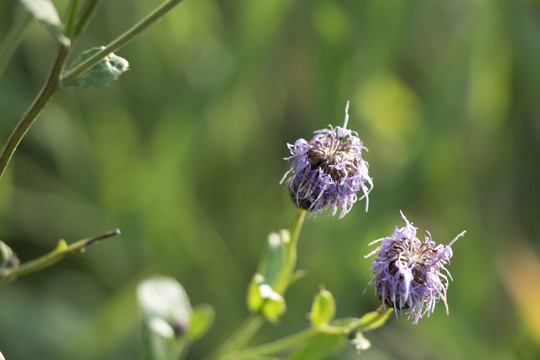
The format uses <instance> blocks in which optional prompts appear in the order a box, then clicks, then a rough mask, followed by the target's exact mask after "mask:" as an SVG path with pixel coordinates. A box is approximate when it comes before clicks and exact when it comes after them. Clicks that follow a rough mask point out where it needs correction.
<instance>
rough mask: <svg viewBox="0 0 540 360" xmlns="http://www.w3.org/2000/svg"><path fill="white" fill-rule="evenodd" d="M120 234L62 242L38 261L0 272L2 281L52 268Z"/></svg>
mask: <svg viewBox="0 0 540 360" xmlns="http://www.w3.org/2000/svg"><path fill="white" fill-rule="evenodd" d="M118 234H120V230H118V229H115V230H113V231H110V232H108V233H106V234H103V235H100V236H96V237H92V238H87V239H83V240H79V241H77V242H74V243H73V244H70V245H67V244H66V242H65V241H64V240H60V241H59V242H58V245H57V246H56V248H55V249H54V250H53V251H51V252H49V253H47V254H45V255H43V256H41V257H39V258H37V259H34V260H31V261H29V262H26V263H24V264H22V265H20V266H17V267H13V268H10V267H8V268H6V269H3V270H0V281H1V280H12V279H15V278H18V277H20V276H23V275H27V274H30V273H33V272H36V271H39V270H41V269H43V268H46V267H48V266H51V265H53V264H55V263H57V262H58V261H60V260H62V259H63V258H65V257H67V256H68V255H71V254H76V253H82V252H84V251H85V250H86V249H87V248H88V247H89V246H90V245H92V244H95V243H96V242H98V241H100V240H103V239H106V238H108V237H111V236H115V235H118Z"/></svg>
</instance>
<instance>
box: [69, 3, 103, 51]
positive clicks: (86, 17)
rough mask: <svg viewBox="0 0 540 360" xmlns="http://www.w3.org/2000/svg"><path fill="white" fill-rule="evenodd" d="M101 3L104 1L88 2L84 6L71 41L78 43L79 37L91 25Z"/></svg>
mask: <svg viewBox="0 0 540 360" xmlns="http://www.w3.org/2000/svg"><path fill="white" fill-rule="evenodd" d="M101 2H102V0H88V1H86V4H84V7H83V8H82V10H81V14H80V16H79V19H78V21H77V23H76V24H75V26H74V28H73V32H72V34H71V40H72V41H73V42H75V41H77V39H78V38H79V36H80V35H81V34H82V33H83V32H84V31H85V30H86V27H87V26H88V24H89V23H90V20H91V19H92V18H93V17H94V15H95V13H96V11H97V9H98V8H99V5H100V4H101ZM68 34H69V33H68Z"/></svg>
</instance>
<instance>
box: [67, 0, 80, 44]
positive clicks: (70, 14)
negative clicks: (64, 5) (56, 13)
mask: <svg viewBox="0 0 540 360" xmlns="http://www.w3.org/2000/svg"><path fill="white" fill-rule="evenodd" d="M78 5H79V0H71V1H70V2H69V8H68V11H67V18H66V21H65V24H66V25H65V27H64V29H65V30H64V33H65V34H66V35H67V36H68V37H70V38H71V29H72V26H73V21H74V20H75V13H76V12H77V7H78Z"/></svg>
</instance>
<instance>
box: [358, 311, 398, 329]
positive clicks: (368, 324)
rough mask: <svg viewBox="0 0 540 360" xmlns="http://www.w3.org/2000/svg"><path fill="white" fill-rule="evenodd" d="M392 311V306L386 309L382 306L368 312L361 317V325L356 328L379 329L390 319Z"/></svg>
mask: <svg viewBox="0 0 540 360" xmlns="http://www.w3.org/2000/svg"><path fill="white" fill-rule="evenodd" d="M391 313H392V308H388V309H386V310H384V309H382V308H380V309H378V310H377V311H371V312H368V313H366V314H364V315H363V316H362V317H361V318H360V321H359V323H360V325H359V326H357V327H356V329H355V330H359V331H369V330H373V329H377V328H378V327H381V326H383V325H384V324H385V323H386V320H388V317H389V316H390V314H391Z"/></svg>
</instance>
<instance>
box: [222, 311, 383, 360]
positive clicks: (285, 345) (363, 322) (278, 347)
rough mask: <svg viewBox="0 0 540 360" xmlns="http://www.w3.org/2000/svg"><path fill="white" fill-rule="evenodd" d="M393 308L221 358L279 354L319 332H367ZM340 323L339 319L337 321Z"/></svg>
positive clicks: (327, 333)
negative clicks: (344, 323)
mask: <svg viewBox="0 0 540 360" xmlns="http://www.w3.org/2000/svg"><path fill="white" fill-rule="evenodd" d="M392 310H393V309H392V308H387V309H386V310H385V309H384V308H383V307H382V306H381V307H380V308H379V309H377V311H375V312H373V313H369V314H375V315H374V316H368V317H366V316H363V317H362V318H360V319H355V321H352V322H350V323H348V324H347V325H341V326H338V325H329V324H323V325H320V326H318V327H317V328H309V329H306V330H302V331H300V332H297V333H296V334H293V335H290V336H287V337H285V338H283V339H279V340H276V341H272V342H270V343H267V344H264V345H260V346H255V347H252V348H249V349H245V350H241V351H235V352H231V353H227V354H226V355H222V356H221V357H220V358H219V360H244V359H246V360H247V359H254V358H257V357H264V356H270V355H275V354H279V353H282V352H285V351H287V350H291V349H293V348H295V347H297V346H298V345H299V344H301V343H303V342H306V341H309V340H310V339H311V338H313V337H314V336H316V335H318V334H326V335H334V336H347V335H349V334H350V333H351V332H353V331H360V332H366V331H369V330H373V329H375V328H377V327H379V326H382V325H383V324H384V323H385V322H386V320H387V319H388V315H389V314H390V313H391V312H392ZM337 323H339V320H338V321H337Z"/></svg>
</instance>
